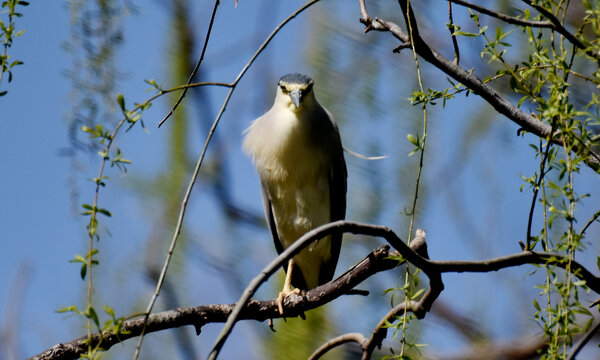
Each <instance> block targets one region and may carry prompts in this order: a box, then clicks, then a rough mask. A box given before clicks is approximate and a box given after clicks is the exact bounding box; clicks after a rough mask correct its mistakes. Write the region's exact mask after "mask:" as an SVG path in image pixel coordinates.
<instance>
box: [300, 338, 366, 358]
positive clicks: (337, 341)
mask: <svg viewBox="0 0 600 360" xmlns="http://www.w3.org/2000/svg"><path fill="white" fill-rule="evenodd" d="M366 341H367V339H366V338H365V336H364V335H363V334H361V333H348V334H344V335H340V336H338V337H335V338H333V339H331V340H329V341H327V342H326V343H325V344H323V345H321V347H320V348H318V349H317V350H315V352H313V353H312V355H311V356H309V357H308V360H317V359H320V358H321V356H323V355H325V354H326V353H327V352H329V351H330V350H331V349H333V348H336V347H338V346H340V345H344V344H346V343H349V342H355V343H357V344H358V346H360V348H361V349H362V348H363V344H364V343H365V342H366Z"/></svg>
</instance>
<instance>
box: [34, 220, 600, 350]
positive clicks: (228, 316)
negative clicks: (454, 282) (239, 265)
mask: <svg viewBox="0 0 600 360" xmlns="http://www.w3.org/2000/svg"><path fill="white" fill-rule="evenodd" d="M338 232H342V233H352V234H361V235H368V236H375V237H381V238H384V239H385V240H386V241H387V242H388V243H390V244H391V245H392V246H393V247H394V248H396V250H397V252H394V253H391V254H390V253H389V251H388V250H389V246H387V245H382V246H380V247H379V248H377V249H376V250H374V251H372V252H371V253H370V254H369V255H368V256H367V257H366V258H365V259H363V260H362V261H360V262H359V263H358V264H357V265H355V266H353V267H352V268H351V269H350V270H348V271H347V272H345V273H344V274H342V275H341V276H340V277H338V278H336V279H335V280H332V281H330V282H329V283H327V284H324V285H321V286H319V287H317V288H314V289H312V290H309V291H307V292H305V293H303V294H301V295H296V296H288V297H286V298H285V299H284V306H285V313H284V315H281V314H280V313H279V309H278V305H277V301H276V300H267V301H257V300H250V299H249V296H251V295H252V294H253V293H254V292H255V291H256V289H257V288H258V286H260V284H261V283H263V282H264V281H265V280H266V279H267V278H268V277H269V276H270V275H271V274H272V273H274V272H275V270H277V269H278V268H279V267H280V266H281V264H283V262H285V261H287V260H288V259H289V258H291V257H293V256H294V255H295V254H297V253H298V252H300V251H301V250H302V248H303V247H305V246H307V245H308V244H310V243H312V242H313V241H315V240H317V239H320V238H322V237H325V236H328V235H332V234H335V233H338ZM425 245H426V244H424V243H419V242H418V241H414V245H413V246H412V247H409V246H407V245H406V244H405V243H404V242H402V240H400V238H399V237H398V236H397V235H396V234H395V233H394V232H393V231H392V230H391V229H389V228H388V227H385V226H377V225H368V224H360V223H355V222H350V221H336V222H333V223H330V224H326V225H323V226H320V227H319V228H317V229H315V230H312V231H310V232H308V233H307V234H306V235H304V236H303V237H301V238H300V239H299V240H298V241H296V242H295V243H294V244H293V245H292V246H290V247H289V248H288V249H287V250H286V251H284V252H283V253H282V254H281V255H279V256H278V257H277V258H276V259H275V260H273V261H272V262H271V263H270V264H269V265H268V266H267V267H266V268H265V269H263V271H262V272H261V274H260V275H259V276H257V277H256V278H255V279H254V280H252V282H251V283H250V285H249V286H248V288H247V289H246V290H245V291H244V296H242V297H241V299H240V301H238V303H237V304H230V305H205V306H196V307H183V308H177V309H175V310H170V311H165V312H161V313H156V314H151V315H150V316H148V323H147V328H146V333H151V332H155V331H160V330H165V329H169V328H175V327H180V326H184V325H193V326H194V327H196V332H197V333H198V334H199V333H200V330H201V328H202V326H204V325H205V324H208V323H214V322H225V321H227V322H228V323H231V324H232V325H233V324H234V323H235V322H236V321H238V320H242V319H253V320H258V321H264V320H267V319H274V318H280V317H295V316H301V315H303V314H304V312H305V311H308V310H310V309H314V308H316V307H319V306H321V305H323V304H326V303H328V302H331V301H333V300H335V299H336V298H338V297H340V296H342V295H344V294H348V293H351V290H352V289H353V288H354V287H355V286H357V285H358V284H360V283H362V282H363V281H364V280H365V279H367V278H368V277H370V276H372V275H373V274H376V273H378V272H381V271H386V270H390V269H394V268H396V267H397V266H398V264H399V262H398V260H394V259H392V258H390V257H389V255H396V256H398V255H400V256H402V258H403V259H404V260H405V261H408V262H410V263H411V264H413V265H414V266H416V267H418V268H420V269H421V270H422V271H423V272H424V273H425V274H426V275H427V276H428V277H429V286H430V289H429V290H428V291H427V292H426V293H425V294H424V295H423V296H422V297H421V299H420V300H419V301H416V302H415V301H411V302H409V303H406V304H404V303H403V304H401V305H399V306H397V307H395V308H394V309H392V311H390V313H388V315H386V317H385V318H384V319H391V318H393V316H394V315H395V314H398V313H401V312H402V311H406V310H408V311H412V312H413V313H414V314H415V316H416V317H417V318H419V319H422V318H423V317H424V316H425V315H426V313H427V312H429V311H430V309H431V306H432V304H433V302H434V301H435V300H436V299H437V297H438V296H439V294H440V293H441V291H442V290H443V289H444V285H443V283H442V278H441V274H442V273H446V272H491V271H496V270H500V269H504V268H508V267H514V266H521V265H525V264H540V265H543V264H551V265H554V266H557V267H561V268H563V269H564V268H565V267H566V264H567V260H568V259H567V258H566V257H564V256H562V255H558V254H552V253H534V252H530V251H527V252H522V253H518V254H513V255H509V256H503V257H499V258H495V259H489V260H483V261H431V260H429V259H427V258H426V257H423V256H420V255H419V253H423V254H425V251H424V247H425ZM569 269H570V272H571V273H572V274H573V275H575V276H577V277H578V278H579V279H582V280H585V282H586V285H587V286H588V287H589V288H590V289H592V290H593V291H595V292H596V293H598V294H600V278H598V277H596V276H595V275H593V274H592V273H591V272H590V271H589V270H587V269H586V268H585V267H583V266H582V265H581V264H579V263H577V262H575V261H572V262H571V264H570V268H569ZM143 323H144V317H143V316H142V317H138V318H135V319H130V320H125V321H123V326H122V331H121V332H120V333H118V334H117V333H115V332H114V331H110V330H107V331H104V332H102V333H95V334H93V335H92V337H91V345H92V346H94V347H95V346H97V345H99V347H100V348H101V349H104V350H107V349H109V348H110V347H112V346H113V345H114V344H116V343H119V342H121V341H124V340H127V339H129V338H132V337H135V336H139V335H140V334H141V332H142V327H143ZM380 324H381V322H380ZM232 325H231V326H230V328H231V327H232ZM380 327H381V325H378V326H377V327H376V328H375V331H374V333H373V335H372V336H371V338H372V339H370V340H369V341H370V342H369V343H370V344H371V346H373V347H374V346H376V345H377V343H378V341H379V339H380V338H381V336H382V335H385V334H384V333H383V329H381V330H380V329H379V328H380ZM224 331H225V328H224ZM222 339H226V336H225V338H219V340H218V342H224V340H222ZM382 339H383V338H381V340H382ZM87 347H88V337H87V336H84V337H81V338H79V339H76V340H73V341H70V342H68V343H65V344H57V345H55V346H53V347H52V348H50V349H48V350H46V351H44V352H42V353H40V354H38V355H35V356H34V357H32V358H31V359H76V358H78V357H79V356H80V355H82V354H84V353H85V352H86V351H87Z"/></svg>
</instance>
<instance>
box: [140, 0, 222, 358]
mask: <svg viewBox="0 0 600 360" xmlns="http://www.w3.org/2000/svg"><path fill="white" fill-rule="evenodd" d="M218 7H219V0H215V4H214V7H213V12H212V15H211V17H210V23H209V25H208V31H207V33H206V38H205V39H204V46H203V48H202V54H201V55H200V58H199V59H198V62H197V63H196V66H195V68H194V71H192V74H191V75H190V77H189V79H188V81H187V85H189V84H190V83H191V82H192V80H193V78H194V76H195V75H196V72H197V71H198V69H199V68H200V64H201V63H202V60H203V59H204V54H205V52H206V48H207V46H208V40H209V39H210V34H211V32H212V27H213V24H214V19H215V16H216V14H217V8H218ZM187 90H188V87H185V88H184V89H183V92H182V93H181V95H180V96H179V99H178V100H177V102H176V103H175V105H174V106H173V108H172V109H171V111H169V113H168V114H167V116H165V118H164V119H163V120H162V121H161V122H160V123H159V124H158V126H159V127H160V126H161V125H162V124H163V123H164V122H165V121H166V120H167V119H168V118H169V117H170V116H171V114H173V111H175V109H176V108H177V106H178V105H179V103H180V102H181V100H182V99H183V97H184V96H185V94H186V92H187ZM202 156H204V152H203V153H202ZM201 158H202V157H201ZM199 171H200V161H199V162H198V164H197V165H196V169H195V170H194V177H193V179H192V181H191V182H190V184H189V185H188V188H187V191H186V194H185V197H184V200H183V204H182V206H181V210H180V212H179V218H178V219H177V226H176V230H175V234H174V235H173V238H172V239H171V244H170V245H169V250H168V252H167V257H166V259H165V263H164V265H163V268H162V270H161V272H160V276H159V277H158V281H157V282H156V287H155V289H154V294H152V298H151V299H150V302H149V303H148V306H147V307H146V312H145V315H144V327H143V328H142V333H141V335H140V337H139V339H138V342H137V345H136V347H135V353H134V354H133V360H136V359H137V358H138V356H139V355H140V350H141V348H142V342H143V340H144V332H145V330H146V321H148V316H150V313H151V312H152V308H153V307H154V304H155V303H156V299H157V298H158V294H159V293H160V289H161V287H162V285H163V282H164V281H165V276H166V274H167V269H168V268H169V263H170V262H171V256H173V251H174V250H175V245H176V243H177V238H178V237H179V232H180V231H181V225H182V223H183V216H184V214H185V209H186V207H187V201H188V199H189V196H190V194H191V192H192V188H193V187H194V182H195V178H196V174H198V172H199Z"/></svg>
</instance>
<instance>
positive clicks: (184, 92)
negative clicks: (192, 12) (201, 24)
mask: <svg viewBox="0 0 600 360" xmlns="http://www.w3.org/2000/svg"><path fill="white" fill-rule="evenodd" d="M219 3H220V1H219V0H215V5H214V7H213V12H212V15H211V16H210V23H209V24H208V31H207V32H206V38H205V39H204V46H203V47H202V53H201V54H200V58H199V59H198V61H197V62H196V66H194V70H193V71H192V73H191V74H190V77H189V78H188V81H187V83H186V85H189V84H191V83H192V80H194V76H196V73H197V72H198V69H199V68H200V64H202V61H203V60H204V54H205V53H206V47H207V46H208V40H209V39H210V33H211V32H212V28H213V24H214V22H215V15H217V8H218V7H219ZM187 90H188V88H187V87H186V88H184V89H183V92H182V93H181V95H180V96H179V98H178V99H177V101H176V102H175V105H173V107H172V108H171V110H169V112H168V113H167V115H165V117H164V118H163V119H162V120H161V121H160V122H159V123H158V127H161V126H162V124H164V122H165V121H167V119H168V118H170V117H171V115H173V112H175V109H177V107H178V106H179V104H180V103H181V101H182V100H183V98H184V97H185V94H186V93H187Z"/></svg>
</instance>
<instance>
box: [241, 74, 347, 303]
mask: <svg viewBox="0 0 600 360" xmlns="http://www.w3.org/2000/svg"><path fill="white" fill-rule="evenodd" d="M313 84H314V82H313V80H312V79H311V78H309V77H308V76H305V75H301V74H288V75H285V76H283V77H282V78H281V79H280V80H279V83H278V86H277V95H276V96H275V103H274V104H273V107H272V108H271V109H270V110H269V111H268V112H267V113H266V114H264V115H263V116H261V117H259V118H258V119H256V120H254V122H252V125H250V127H249V128H248V129H247V130H246V131H245V134H246V135H245V139H244V144H243V148H244V151H245V152H246V153H248V154H250V155H251V156H252V158H253V162H254V165H255V167H256V170H257V172H258V175H259V177H260V182H261V193H262V199H263V206H264V210H265V216H266V218H267V224H268V226H269V230H270V231H271V235H272V236H273V240H274V242H275V248H276V249H277V252H278V253H281V252H283V251H284V250H285V249H286V248H287V247H288V246H290V245H291V244H292V243H293V242H294V241H296V240H297V239H298V238H300V237H301V236H302V235H304V234H305V233H306V232H308V231H310V230H312V229H314V228H316V227H318V226H320V225H323V224H326V223H329V222H332V221H335V220H341V219H344V217H345V215H346V177H347V172H346V162H345V161H344V153H343V149H342V143H341V140H340V134H339V131H338V127H337V125H336V123H335V121H334V120H333V116H331V114H330V113H329V112H328V111H327V110H326V109H325V108H323V107H322V106H321V105H320V104H319V102H318V101H317V99H316V98H315V94H314V92H313ZM341 242H342V235H341V234H336V235H332V236H327V237H325V238H323V239H321V240H318V241H317V242H315V243H313V244H310V245H309V246H308V247H307V248H305V249H303V250H302V251H301V252H300V253H298V254H297V255H296V256H294V258H293V259H292V260H290V261H289V262H288V264H287V267H284V270H286V273H287V274H286V278H285V283H284V286H283V290H282V291H281V293H280V294H279V298H278V304H279V312H280V313H283V305H282V304H283V298H284V297H285V296H287V295H288V294H289V293H291V292H296V293H298V292H299V290H309V289H312V288H315V287H317V286H319V285H322V284H324V283H326V282H328V281H330V280H331V279H332V278H333V274H334V272H335V267H336V264H337V261H338V257H339V255H340V247H341ZM286 268H287V269H286ZM291 286H293V287H294V288H295V290H294V291H291Z"/></svg>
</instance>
